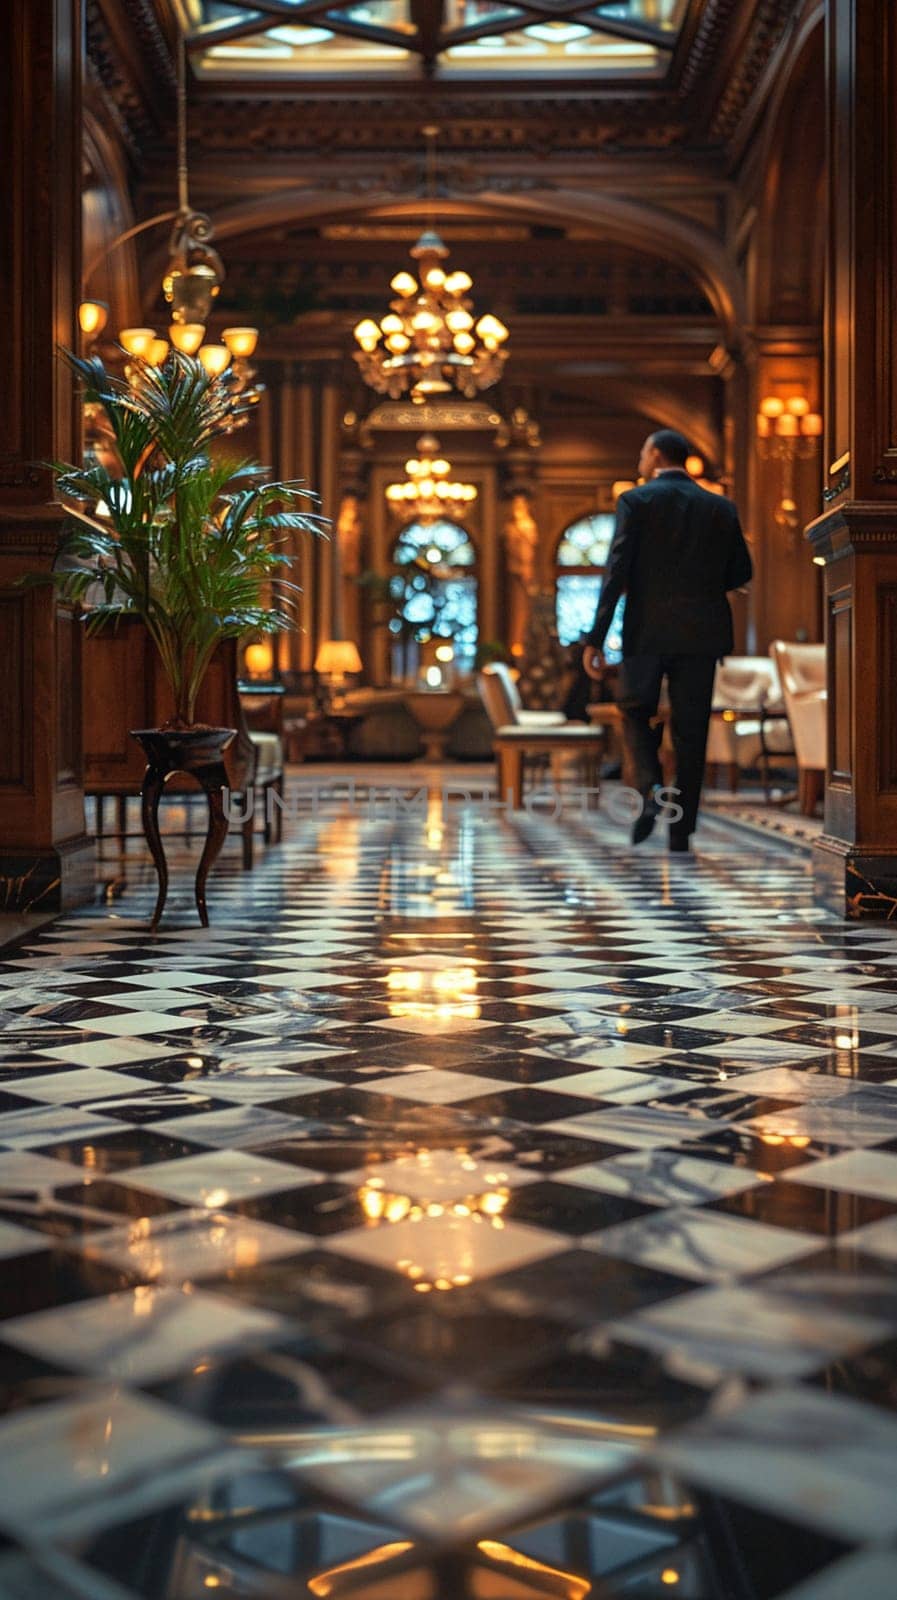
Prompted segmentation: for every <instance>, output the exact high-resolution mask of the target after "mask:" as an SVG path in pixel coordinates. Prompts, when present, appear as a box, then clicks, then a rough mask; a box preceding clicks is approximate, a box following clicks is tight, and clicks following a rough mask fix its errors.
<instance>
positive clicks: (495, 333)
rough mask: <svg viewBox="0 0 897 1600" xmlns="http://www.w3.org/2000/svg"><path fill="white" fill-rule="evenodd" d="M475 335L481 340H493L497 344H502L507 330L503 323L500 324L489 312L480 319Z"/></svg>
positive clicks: (506, 335)
mask: <svg viewBox="0 0 897 1600" xmlns="http://www.w3.org/2000/svg"><path fill="white" fill-rule="evenodd" d="M477 333H478V334H479V336H480V338H481V339H495V340H496V342H497V343H498V344H502V343H503V342H504V340H505V339H507V337H508V330H507V328H506V327H505V325H504V323H503V322H500V321H499V319H498V317H493V315H492V313H491V312H487V313H486V315H485V316H484V317H480V320H479V322H478V323H477Z"/></svg>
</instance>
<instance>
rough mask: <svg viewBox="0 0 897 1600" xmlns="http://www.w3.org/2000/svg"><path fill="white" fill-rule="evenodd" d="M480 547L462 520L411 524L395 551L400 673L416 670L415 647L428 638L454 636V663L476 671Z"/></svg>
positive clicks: (395, 623) (394, 592)
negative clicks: (477, 568)
mask: <svg viewBox="0 0 897 1600" xmlns="http://www.w3.org/2000/svg"><path fill="white" fill-rule="evenodd" d="M476 559H477V556H476V550H475V548H474V545H473V542H472V540H471V538H470V535H469V534H468V533H467V531H466V530H465V529H464V528H459V527H458V525H457V523H454V522H448V521H440V522H428V523H423V522H411V523H409V524H408V526H407V527H405V528H403V529H402V531H401V533H400V534H399V537H398V539H397V540H396V543H395V547H394V550H393V562H394V565H395V567H396V568H397V569H398V570H397V571H396V574H395V576H394V577H393V579H392V582H391V585H390V587H391V591H392V596H393V600H394V601H395V604H396V609H397V615H396V616H395V617H394V618H393V620H392V622H391V623H390V625H389V626H390V631H391V632H392V634H393V636H394V639H395V642H396V646H397V649H396V651H395V652H394V655H395V656H396V657H397V658H400V661H401V665H400V666H398V665H397V666H396V669H395V671H396V676H402V677H404V676H406V675H408V674H409V673H413V672H414V671H415V670H416V665H417V650H416V646H417V645H418V644H420V643H421V642H422V641H424V640H425V639H429V638H437V639H450V640H451V642H452V644H453V646H454V650H455V667H456V669H457V670H458V671H459V672H462V673H464V672H472V671H473V664H474V656H475V655H476V648H477V631H478V630H477V580H476V577H475V576H474V573H473V571H472V569H473V568H474V567H475V566H476Z"/></svg>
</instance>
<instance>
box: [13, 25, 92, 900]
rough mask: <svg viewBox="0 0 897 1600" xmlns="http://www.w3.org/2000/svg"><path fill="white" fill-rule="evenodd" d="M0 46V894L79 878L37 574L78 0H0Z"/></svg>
mask: <svg viewBox="0 0 897 1600" xmlns="http://www.w3.org/2000/svg"><path fill="white" fill-rule="evenodd" d="M3 41H4V47H3V49H2V51H0V148H2V149H3V160H2V162H0V192H2V204H0V214H2V216H3V218H4V219H5V220H4V224H3V227H2V228H0V298H2V303H3V306H4V316H3V318H2V319H0V369H2V372H3V383H2V385H0V451H2V454H0V683H2V686H3V695H2V704H0V907H2V908H3V909H6V910H13V909H15V910H24V909H28V908H29V907H34V908H35V909H40V910H47V909H55V908H58V907H60V906H69V905H74V904H76V903H78V902H79V901H84V900H87V899H89V898H90V897H91V895H92V893H93V876H94V844H93V841H92V840H90V839H88V837H87V835H86V832H85V825H84V797H83V794H82V792H81V751H80V654H81V652H80V644H81V634H80V628H79V624H78V623H77V622H76V621H75V620H74V618H73V617H72V614H71V612H70V611H68V610H66V609H65V608H62V607H60V606H59V605H57V603H56V598H55V594H54V592H53V590H52V589H49V588H40V589H31V590H22V589H21V588H18V587H17V586H16V580H17V579H18V578H19V577H21V576H22V575H23V574H25V573H46V572H49V570H50V568H51V566H52V563H53V557H54V554H55V550H56V546H57V542H58V538H59V532H60V527H61V513H60V510H59V508H58V506H55V505H54V504H53V500H54V486H53V474H52V472H51V471H49V470H48V468H47V467H45V466H44V465H43V463H44V462H47V461H52V460H60V459H62V460H73V459H76V458H77V456H78V454H79V451H80V426H79V417H78V411H77V406H76V403H75V398H74V391H73V385H72V382H71V379H70V377H69V374H68V371H67V369H66V368H65V367H64V366H63V365H62V363H61V362H60V361H59V360H58V359H57V355H56V349H57V346H58V345H66V346H69V347H74V346H75V344H76V340H77V304H78V298H79V279H80V206H81V103H80V85H81V52H82V15H81V4H80V0H8V6H7V9H6V11H5V13H4V20H3Z"/></svg>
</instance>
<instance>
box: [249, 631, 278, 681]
mask: <svg viewBox="0 0 897 1600" xmlns="http://www.w3.org/2000/svg"><path fill="white" fill-rule="evenodd" d="M243 665H244V666H245V668H246V671H247V672H248V673H249V675H250V677H253V678H266V677H268V676H269V674H270V672H271V670H272V668H273V666H274V650H273V648H272V646H271V641H270V640H269V639H261V640H259V641H258V643H256V644H248V645H247V646H246V648H245V650H244V651H243Z"/></svg>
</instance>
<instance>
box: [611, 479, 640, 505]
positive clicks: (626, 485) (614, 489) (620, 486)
mask: <svg viewBox="0 0 897 1600" xmlns="http://www.w3.org/2000/svg"><path fill="white" fill-rule="evenodd" d="M634 488H635V484H634V483H633V482H632V481H631V479H629V478H618V479H617V481H616V483H612V484H611V488H610V492H611V495H612V497H613V499H614V500H619V498H620V495H621V494H626V492H627V490H629V489H634Z"/></svg>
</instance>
